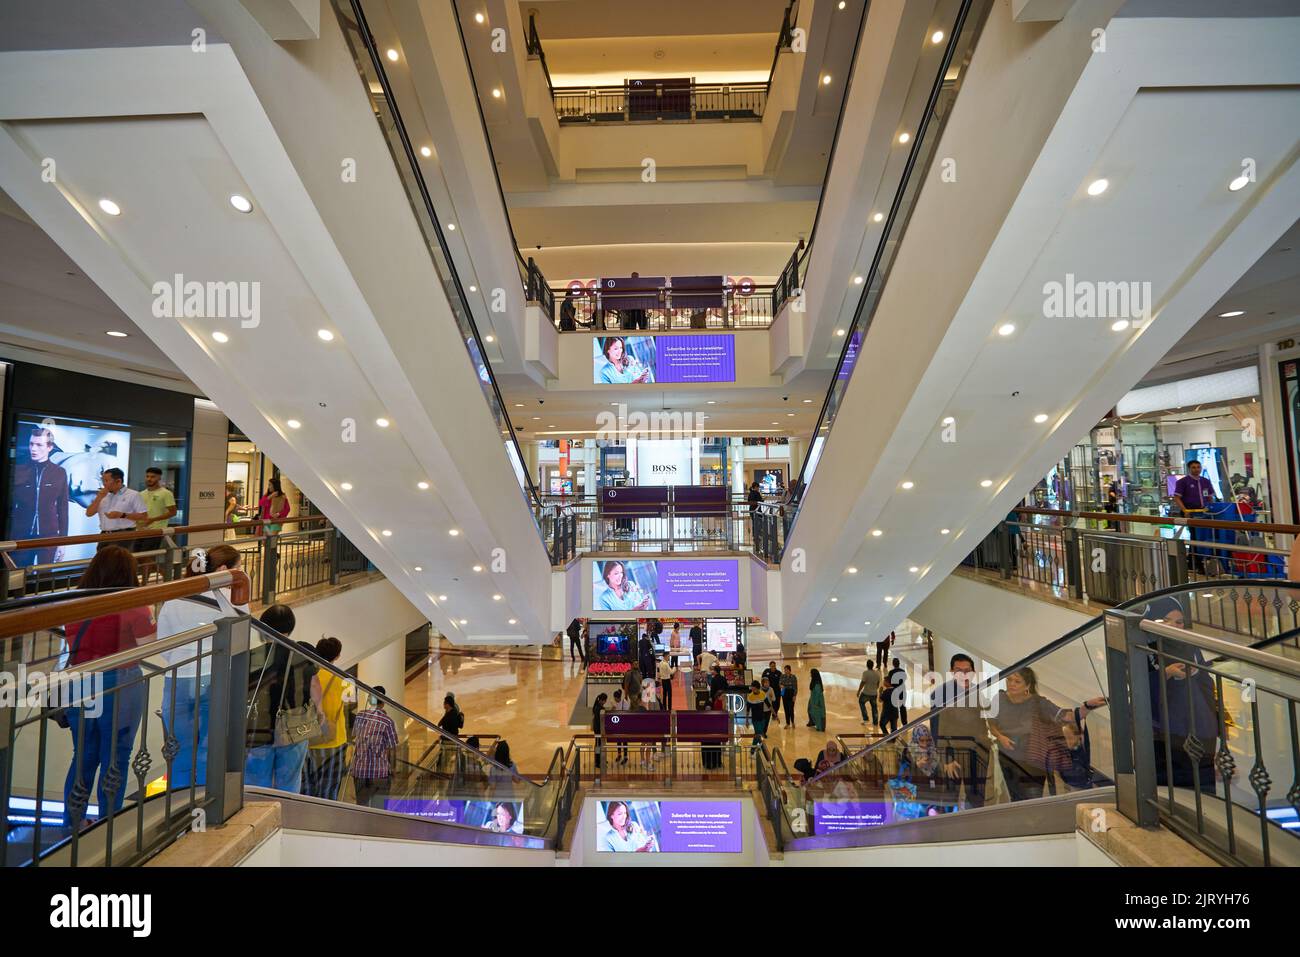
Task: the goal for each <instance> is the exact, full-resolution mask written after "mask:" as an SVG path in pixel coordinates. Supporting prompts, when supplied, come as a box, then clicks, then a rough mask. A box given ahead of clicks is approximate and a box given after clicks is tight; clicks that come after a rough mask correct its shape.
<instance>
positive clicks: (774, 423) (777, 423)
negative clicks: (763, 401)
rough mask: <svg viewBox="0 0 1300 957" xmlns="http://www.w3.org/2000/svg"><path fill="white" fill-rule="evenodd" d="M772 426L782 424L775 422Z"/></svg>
mask: <svg viewBox="0 0 1300 957" xmlns="http://www.w3.org/2000/svg"><path fill="white" fill-rule="evenodd" d="M772 424H773V425H780V424H781V423H780V422H773V423H772Z"/></svg>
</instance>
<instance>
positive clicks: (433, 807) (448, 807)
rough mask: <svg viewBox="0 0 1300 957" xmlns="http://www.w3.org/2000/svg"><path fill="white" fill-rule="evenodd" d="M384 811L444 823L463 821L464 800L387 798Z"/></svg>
mask: <svg viewBox="0 0 1300 957" xmlns="http://www.w3.org/2000/svg"><path fill="white" fill-rule="evenodd" d="M384 810H385V811H396V812H397V813H399V814H410V815H412V816H413V817H423V818H428V819H429V820H431V821H442V822H443V823H445V824H463V823H465V802H464V801H440V800H435V799H433V798H387V799H386V800H385V801H384Z"/></svg>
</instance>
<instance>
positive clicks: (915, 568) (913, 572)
mask: <svg viewBox="0 0 1300 957" xmlns="http://www.w3.org/2000/svg"><path fill="white" fill-rule="evenodd" d="M920 570H921V569H920V567H918V566H916V565H913V566H912V567H911V568H909V569H908V571H909V572H911V573H912V574H913V575H915V574H916V573H917V572H919V571H920Z"/></svg>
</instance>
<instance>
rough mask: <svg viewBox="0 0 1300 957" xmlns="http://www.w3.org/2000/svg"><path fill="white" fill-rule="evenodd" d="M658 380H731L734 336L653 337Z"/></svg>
mask: <svg viewBox="0 0 1300 957" xmlns="http://www.w3.org/2000/svg"><path fill="white" fill-rule="evenodd" d="M655 346H656V351H657V353H658V357H657V363H658V375H657V377H656V381H658V382H735V381H736V337H735V336H733V335H717V336H708V335H706V336H656V337H655Z"/></svg>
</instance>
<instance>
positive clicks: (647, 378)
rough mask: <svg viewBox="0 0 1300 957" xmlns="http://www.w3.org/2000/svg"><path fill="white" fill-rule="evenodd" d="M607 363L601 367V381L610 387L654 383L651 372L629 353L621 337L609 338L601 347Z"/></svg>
mask: <svg viewBox="0 0 1300 957" xmlns="http://www.w3.org/2000/svg"><path fill="white" fill-rule="evenodd" d="M601 352H602V353H604V355H605V363H604V365H602V366H601V367H600V381H601V382H603V383H606V384H608V385H615V384H620V383H621V384H627V383H631V382H637V383H646V382H652V381H654V380H653V378H652V377H651V375H650V370H649V369H648V368H646V367H645V366H643V365H641V363H639V362H637V361H636V358H635V357H634V356H631V355H629V354H628V352H627V343H626V342H624V340H623V338H622V337H621V336H609V337H607V338H606V339H605V341H604V343H602V345H601Z"/></svg>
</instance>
